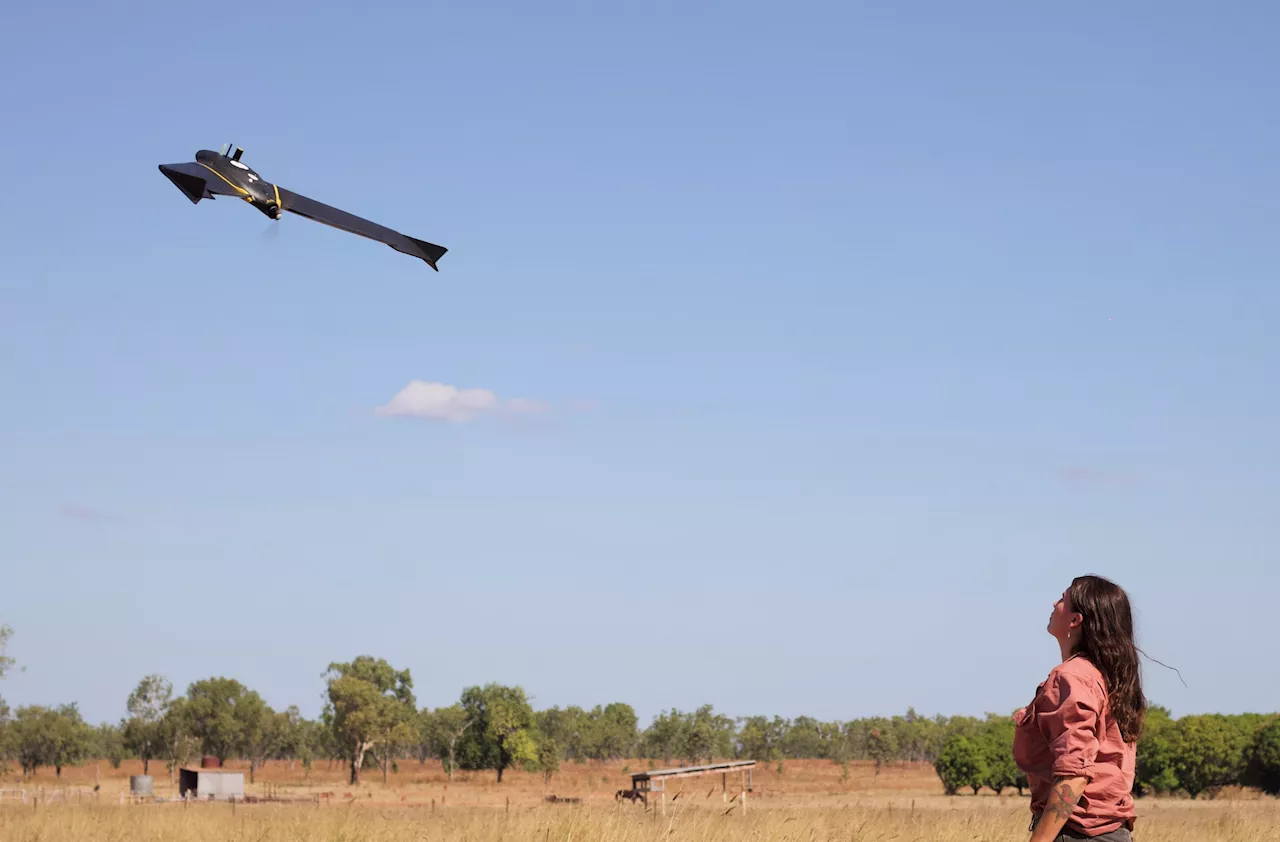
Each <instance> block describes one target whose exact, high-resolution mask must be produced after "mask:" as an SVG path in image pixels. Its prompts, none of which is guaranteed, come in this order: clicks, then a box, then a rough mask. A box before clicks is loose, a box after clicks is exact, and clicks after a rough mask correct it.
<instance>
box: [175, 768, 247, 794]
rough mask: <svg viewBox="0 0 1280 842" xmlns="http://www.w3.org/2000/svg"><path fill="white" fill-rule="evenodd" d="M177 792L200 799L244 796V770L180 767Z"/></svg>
mask: <svg viewBox="0 0 1280 842" xmlns="http://www.w3.org/2000/svg"><path fill="white" fill-rule="evenodd" d="M178 794H179V795H180V796H181V797H183V798H198V799H200V800H202V801H205V800H211V801H229V800H231V799H233V798H234V799H236V800H237V801H238V800H241V799H243V798H244V772H228V771H225V770H223V769H181V770H179V771H178Z"/></svg>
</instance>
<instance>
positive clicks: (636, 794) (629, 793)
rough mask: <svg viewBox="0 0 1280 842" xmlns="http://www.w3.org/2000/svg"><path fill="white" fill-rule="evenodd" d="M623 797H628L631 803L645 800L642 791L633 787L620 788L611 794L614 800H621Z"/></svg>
mask: <svg viewBox="0 0 1280 842" xmlns="http://www.w3.org/2000/svg"><path fill="white" fill-rule="evenodd" d="M624 798H627V799H630V800H631V802H632V803H640V802H642V801H644V800H645V797H644V793H642V792H640V791H639V790H635V789H620V790H618V792H617V794H616V795H614V796H613V800H614V801H621V800H622V799H624Z"/></svg>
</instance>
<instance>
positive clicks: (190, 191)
mask: <svg viewBox="0 0 1280 842" xmlns="http://www.w3.org/2000/svg"><path fill="white" fill-rule="evenodd" d="M160 172H162V173H164V175H165V178H167V179H169V180H170V181H172V182H173V184H174V186H175V187H177V188H178V189H179V190H181V191H182V193H183V195H185V196H186V197H187V198H188V199H190V200H191V202H192V204H194V203H196V202H199V201H200V200H201V199H212V198H213V197H214V196H215V195H217V196H240V197H243V196H247V195H248V194H247V193H246V192H245V191H244V190H243V189H242V188H240V187H236V186H235V185H234V184H232V183H231V182H229V181H227V180H226V179H224V178H223V177H222V176H220V175H218V174H217V173H216V172H214V171H213V170H211V169H209V168H208V167H206V166H205V165H204V164H198V163H195V162H194V161H192V162H189V163H186V164H161V165H160Z"/></svg>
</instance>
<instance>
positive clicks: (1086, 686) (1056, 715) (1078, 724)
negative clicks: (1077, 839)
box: [1013, 655, 1137, 836]
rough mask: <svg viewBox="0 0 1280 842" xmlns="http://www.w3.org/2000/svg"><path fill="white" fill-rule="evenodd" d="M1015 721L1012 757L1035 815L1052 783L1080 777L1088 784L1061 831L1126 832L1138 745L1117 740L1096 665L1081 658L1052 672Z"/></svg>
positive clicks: (1130, 817)
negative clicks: (1122, 829)
mask: <svg viewBox="0 0 1280 842" xmlns="http://www.w3.org/2000/svg"><path fill="white" fill-rule="evenodd" d="M1013 719H1014V724H1015V725H1016V726H1017V729H1016V731H1015V732H1014V740H1013V759H1014V762H1016V763H1017V764H1018V768H1019V769H1021V770H1022V771H1023V772H1024V773H1025V774H1026V776H1027V782H1028V783H1029V784H1031V812H1032V813H1033V814H1039V813H1040V812H1042V811H1043V810H1044V808H1045V804H1046V803H1047V802H1048V800H1049V796H1050V793H1051V791H1052V789H1053V780H1054V778H1055V777H1063V778H1073V777H1082V778H1087V779H1088V783H1087V784H1085V788H1084V795H1083V796H1082V797H1081V798H1080V801H1079V803H1077V804H1076V807H1075V811H1074V812H1073V813H1072V815H1071V818H1070V819H1068V820H1067V827H1070V828H1073V829H1075V830H1078V831H1081V832H1083V833H1085V834H1087V835H1090V836H1096V835H1098V834H1101V833H1108V832H1110V831H1112V830H1116V829H1117V828H1119V827H1122V826H1125V827H1129V828H1130V829H1132V827H1133V824H1132V822H1133V818H1134V807H1133V795H1132V794H1131V793H1132V790H1133V775H1134V766H1135V764H1136V761H1137V754H1136V746H1132V745H1125V742H1124V740H1123V739H1122V738H1121V737H1120V728H1119V726H1117V725H1116V722H1115V720H1114V719H1112V718H1111V715H1110V708H1109V707H1108V705H1107V690H1106V683H1105V681H1104V680H1103V678H1102V673H1101V672H1099V671H1098V668H1097V667H1095V666H1094V665H1093V664H1092V663H1090V662H1089V660H1088V659H1087V658H1085V657H1083V656H1079V655H1077V656H1075V657H1072V658H1069V659H1067V660H1066V661H1064V662H1063V663H1061V664H1059V665H1058V666H1056V667H1054V668H1053V670H1052V671H1051V672H1050V673H1049V677H1048V678H1046V679H1045V681H1044V683H1043V684H1041V685H1040V686H1039V687H1037V688H1036V695H1035V699H1033V700H1032V702H1031V704H1030V705H1028V706H1027V707H1025V708H1022V709H1021V710H1019V711H1018V712H1017V713H1015V714H1014V717H1013Z"/></svg>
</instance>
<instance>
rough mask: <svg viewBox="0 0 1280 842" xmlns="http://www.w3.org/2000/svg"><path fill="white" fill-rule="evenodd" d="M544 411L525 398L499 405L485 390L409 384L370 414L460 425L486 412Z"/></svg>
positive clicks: (502, 401) (516, 412)
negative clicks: (450, 422)
mask: <svg viewBox="0 0 1280 842" xmlns="http://www.w3.org/2000/svg"><path fill="white" fill-rule="evenodd" d="M548 409H549V407H548V406H547V404H545V403H543V402H542V401H536V400H531V399H529V398H508V399H506V400H501V401H500V400H499V399H498V396H497V395H496V394H494V393H493V391H491V390H489V389H459V388H458V387H457V386H450V385H448V384H447V383H428V382H426V381H423V380H412V381H410V382H409V385H407V386H405V387H404V388H403V389H401V390H400V391H399V392H397V393H396V395H395V397H393V398H392V399H391V400H389V401H387V402H386V403H385V404H383V405H382V406H379V407H376V408H375V409H374V410H373V412H374V414H375V415H378V416H381V417H384V418H395V417H399V418H431V419H436V420H439V421H453V422H459V423H460V422H465V421H472V420H474V419H476V418H478V417H479V416H480V415H482V414H484V413H487V412H493V413H498V412H509V413H513V414H516V415H531V414H536V413H541V412H546V411H547V410H548Z"/></svg>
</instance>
